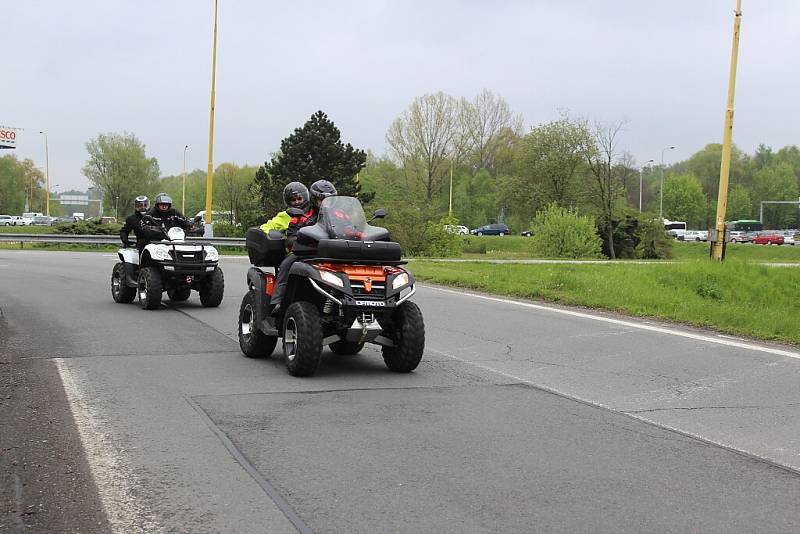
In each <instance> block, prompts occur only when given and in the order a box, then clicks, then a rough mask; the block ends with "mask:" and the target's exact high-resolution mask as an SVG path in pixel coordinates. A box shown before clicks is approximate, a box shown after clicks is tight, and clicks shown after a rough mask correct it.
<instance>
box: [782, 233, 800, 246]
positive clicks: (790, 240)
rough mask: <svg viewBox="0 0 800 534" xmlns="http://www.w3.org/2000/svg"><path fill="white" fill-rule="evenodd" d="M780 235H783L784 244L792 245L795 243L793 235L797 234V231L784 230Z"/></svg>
mask: <svg viewBox="0 0 800 534" xmlns="http://www.w3.org/2000/svg"><path fill="white" fill-rule="evenodd" d="M781 235H783V244H784V245H792V246H794V244H795V236H796V235H797V232H795V231H794V230H785V231H783V232H781Z"/></svg>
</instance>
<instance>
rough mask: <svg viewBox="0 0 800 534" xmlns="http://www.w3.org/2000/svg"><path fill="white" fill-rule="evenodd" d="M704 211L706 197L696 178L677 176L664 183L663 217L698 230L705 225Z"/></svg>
mask: <svg viewBox="0 0 800 534" xmlns="http://www.w3.org/2000/svg"><path fill="white" fill-rule="evenodd" d="M705 211H706V196H705V195H704V194H703V187H702V186H701V185H700V180H698V179H697V177H696V176H694V175H693V174H679V175H677V176H675V175H673V176H670V177H669V178H667V180H665V181H664V217H666V218H667V219H672V220H675V221H686V224H687V226H688V227H690V228H699V227H700V226H701V225H703V224H705V219H706V217H705Z"/></svg>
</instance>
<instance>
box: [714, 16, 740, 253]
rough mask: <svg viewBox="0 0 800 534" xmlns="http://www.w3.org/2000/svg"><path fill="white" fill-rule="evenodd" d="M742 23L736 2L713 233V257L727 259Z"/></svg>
mask: <svg viewBox="0 0 800 534" xmlns="http://www.w3.org/2000/svg"><path fill="white" fill-rule="evenodd" d="M741 23H742V0H736V11H735V13H734V19H733V45H732V47H731V72H730V80H729V82H728V105H727V108H726V109H725V129H724V130H723V132H722V162H721V163H720V166H719V194H718V195H717V219H716V225H715V226H714V229H713V231H712V232H711V235H710V236H709V237H710V241H711V257H712V258H714V259H715V260H718V261H722V260H723V259H724V258H725V211H726V209H727V208H728V177H729V176H730V170H731V144H732V142H733V97H734V94H735V92H736V64H737V61H738V58H739V28H740V26H741Z"/></svg>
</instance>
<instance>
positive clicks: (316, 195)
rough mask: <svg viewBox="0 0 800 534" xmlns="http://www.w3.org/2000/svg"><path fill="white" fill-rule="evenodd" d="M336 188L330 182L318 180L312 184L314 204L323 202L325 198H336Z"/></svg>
mask: <svg viewBox="0 0 800 534" xmlns="http://www.w3.org/2000/svg"><path fill="white" fill-rule="evenodd" d="M337 194H338V193H337V192H336V187H335V186H334V185H333V184H332V183H330V182H329V181H328V180H317V181H316V182H314V183H313V184H311V198H313V199H314V202H315V203H316V202H317V201H321V200H322V199H323V198H328V197H333V196H336V195H337Z"/></svg>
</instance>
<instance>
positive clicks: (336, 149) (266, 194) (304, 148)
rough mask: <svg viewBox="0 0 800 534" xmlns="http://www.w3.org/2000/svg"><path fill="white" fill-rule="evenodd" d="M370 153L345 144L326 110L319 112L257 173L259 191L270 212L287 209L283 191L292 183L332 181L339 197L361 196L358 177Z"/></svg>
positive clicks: (283, 144)
mask: <svg viewBox="0 0 800 534" xmlns="http://www.w3.org/2000/svg"><path fill="white" fill-rule="evenodd" d="M366 161H367V154H366V153H365V152H364V151H363V150H360V149H357V148H353V146H352V145H351V144H350V143H347V144H343V143H342V140H341V132H340V131H339V129H338V128H337V127H336V125H335V124H334V123H333V121H331V120H330V119H328V116H327V115H326V114H325V113H324V112H323V111H317V112H316V113H314V114H313V115H311V118H310V119H309V120H308V121H306V123H305V124H304V125H303V126H302V127H301V128H295V130H294V133H292V134H291V135H290V136H289V137H286V138H285V139H283V140H282V141H281V148H280V152H279V153H278V154H277V155H275V156H274V157H273V158H271V160H270V161H268V162H265V163H264V166H263V167H259V168H258V170H257V171H256V176H255V182H256V186H255V187H256V189H257V190H258V192H259V193H260V195H261V200H262V203H263V204H264V207H265V208H266V209H267V211H268V212H269V213H276V212H278V211H280V210H283V209H285V207H286V206H285V205H284V202H283V198H282V193H283V188H284V187H285V186H286V184H287V183H289V182H295V181H296V182H302V183H304V184H305V185H306V186H310V185H311V184H312V183H314V182H316V181H317V180H330V181H331V182H332V183H333V185H334V186H336V190H337V191H338V192H339V194H340V195H347V196H362V197H367V198H362V200H364V201H369V199H370V198H371V197H372V195H374V193H372V194H369V195H367V194H360V190H359V189H360V187H359V184H358V182H357V181H356V176H357V175H358V173H359V172H360V171H361V169H363V168H364V166H365V165H366Z"/></svg>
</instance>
